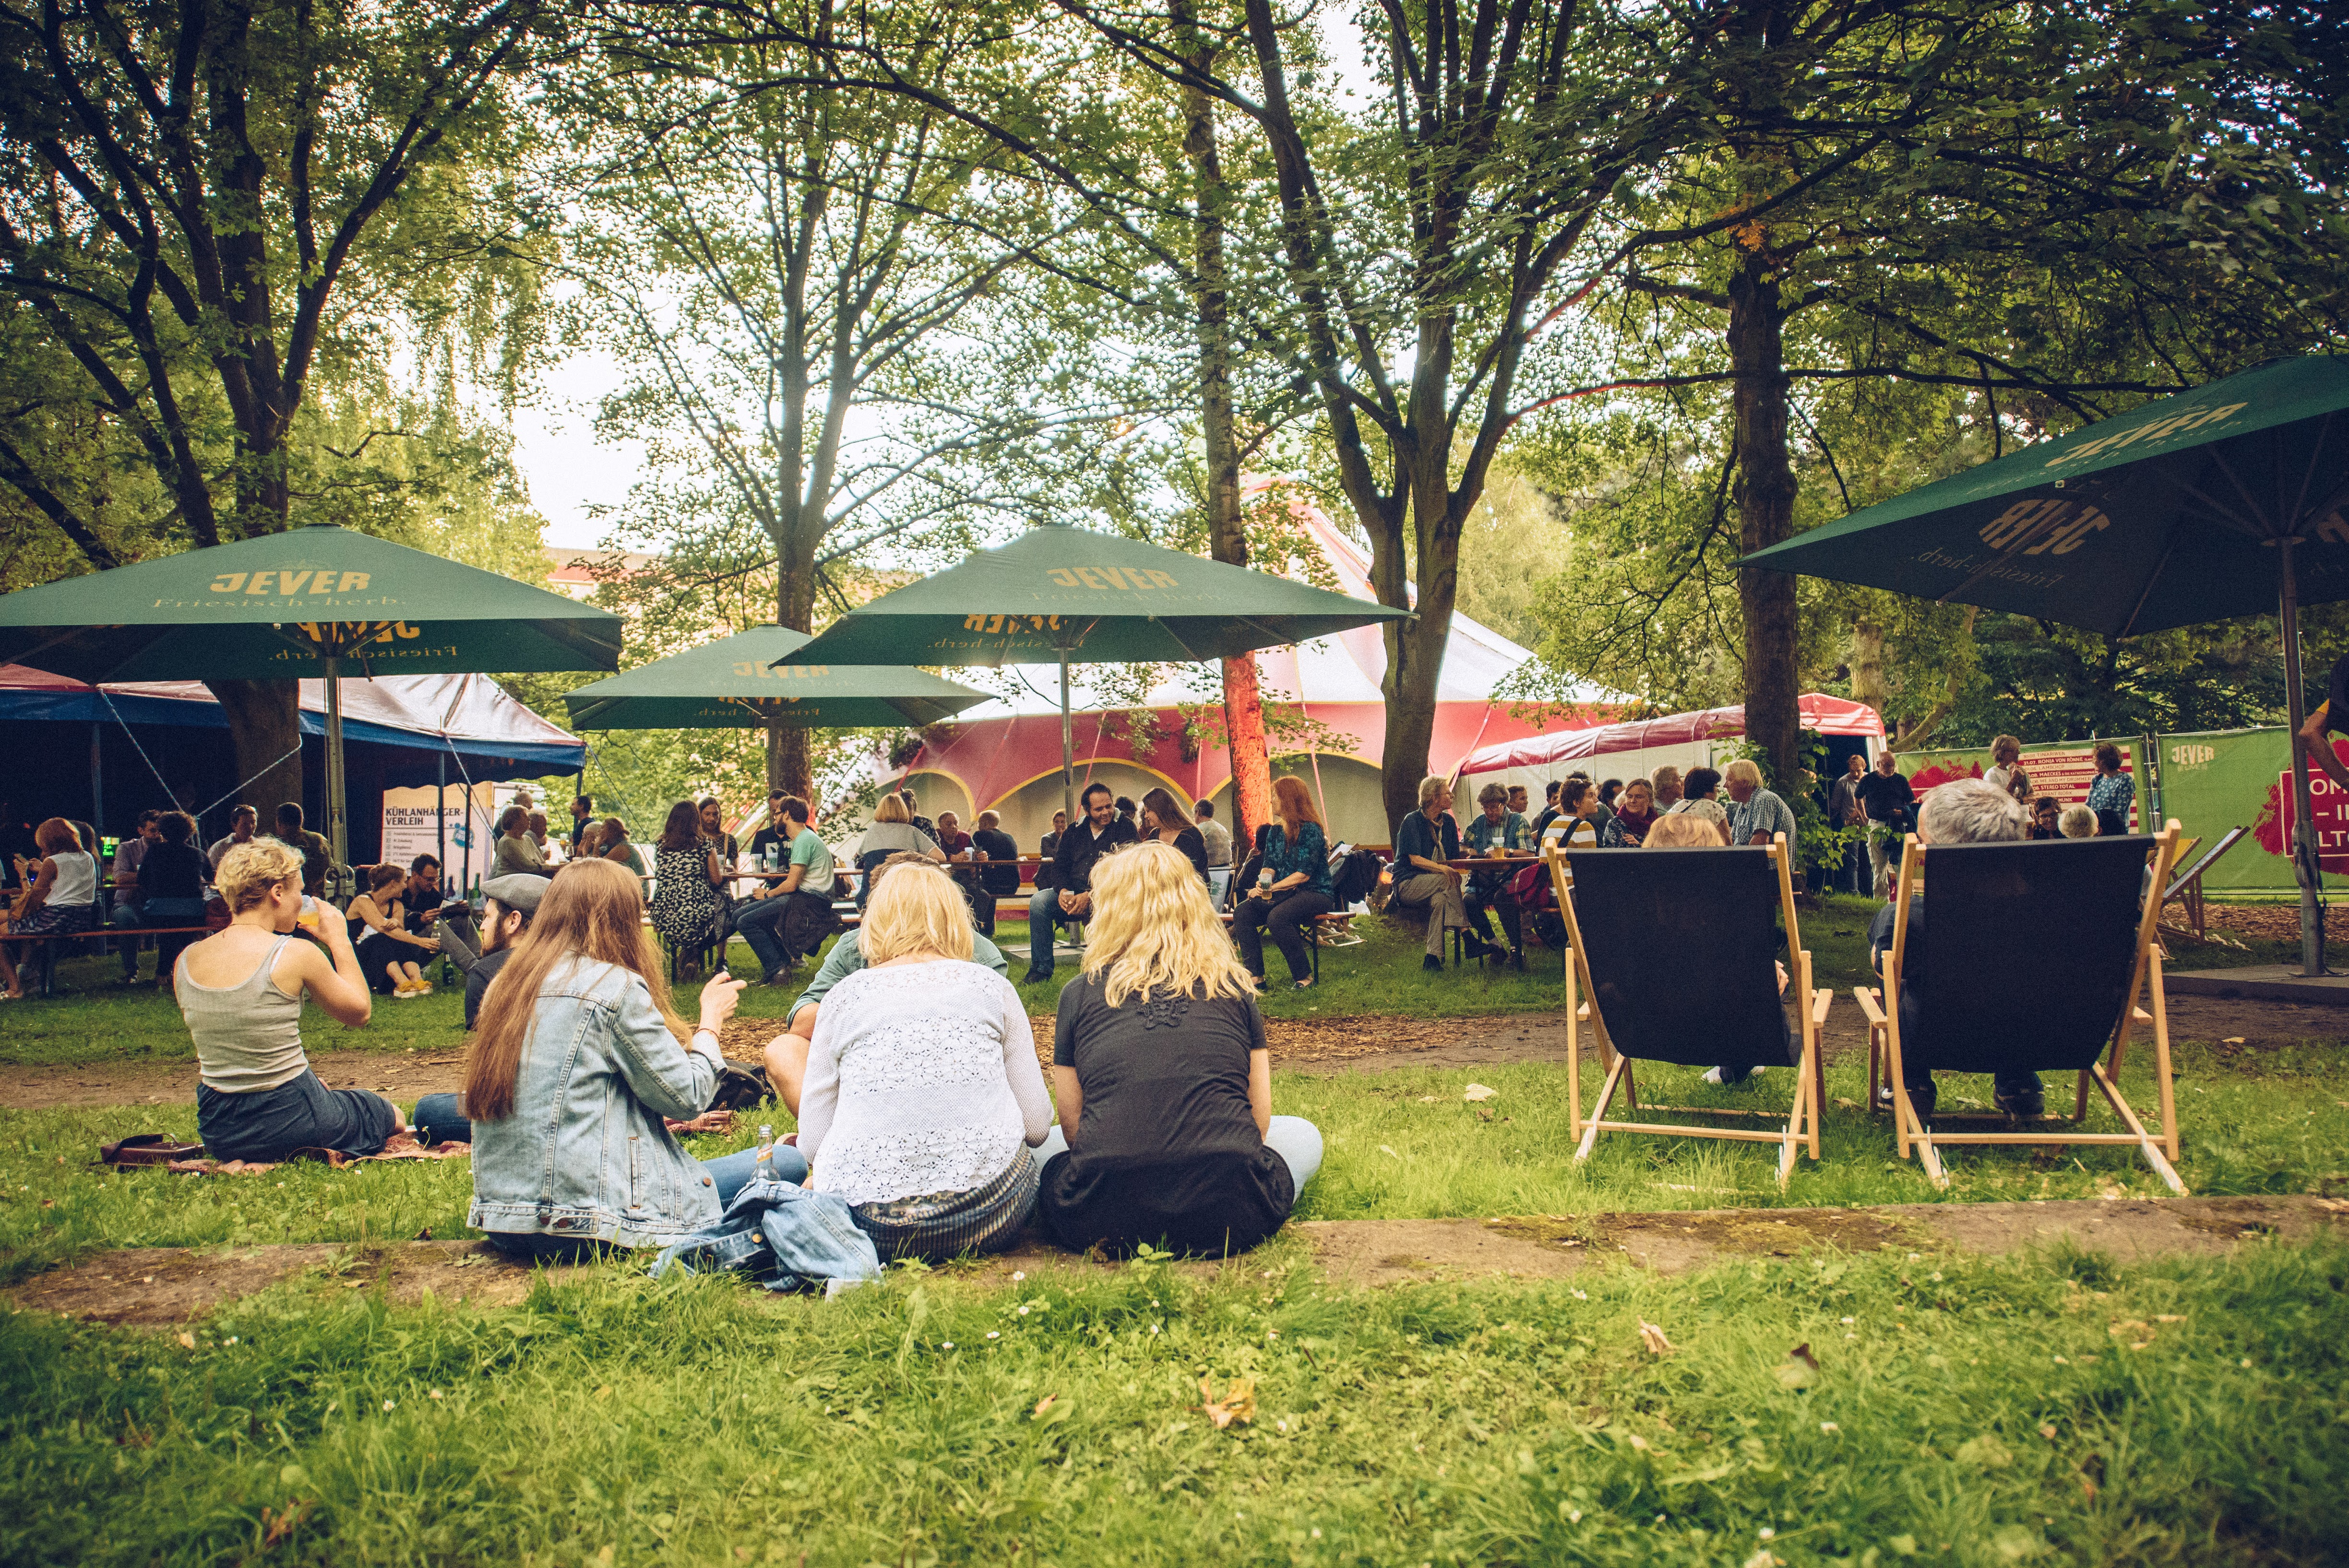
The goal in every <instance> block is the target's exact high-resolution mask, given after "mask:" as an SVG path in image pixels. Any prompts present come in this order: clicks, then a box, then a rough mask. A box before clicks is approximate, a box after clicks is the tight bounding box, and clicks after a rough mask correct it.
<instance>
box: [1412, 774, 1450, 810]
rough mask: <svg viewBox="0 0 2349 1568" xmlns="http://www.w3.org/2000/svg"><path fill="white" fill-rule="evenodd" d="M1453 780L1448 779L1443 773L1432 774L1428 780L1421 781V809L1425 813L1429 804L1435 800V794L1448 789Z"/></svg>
mask: <svg viewBox="0 0 2349 1568" xmlns="http://www.w3.org/2000/svg"><path fill="white" fill-rule="evenodd" d="M1451 782H1452V780H1450V779H1446V778H1445V777H1444V775H1443V774H1441V773H1431V774H1429V775H1428V776H1427V777H1426V778H1424V779H1421V780H1420V781H1419V809H1420V810H1423V811H1424V810H1427V803H1428V802H1429V801H1430V800H1433V799H1435V792H1436V791H1437V790H1438V789H1445V788H1448V787H1449V786H1450V784H1451Z"/></svg>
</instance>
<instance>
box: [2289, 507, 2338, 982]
mask: <svg viewBox="0 0 2349 1568" xmlns="http://www.w3.org/2000/svg"><path fill="white" fill-rule="evenodd" d="M2299 542H2300V541H2299V540H2298V539H2296V538H2293V537H2292V535H2290V534H2285V535H2283V536H2282V537H2281V538H2279V539H2277V541H2276V549H2277V552H2278V553H2279V555H2280V556H2281V559H2280V561H2279V562H2278V575H2279V576H2280V577H2281V578H2282V594H2281V598H2282V605H2281V609H2282V618H2283V686H2284V701H2285V704H2286V709H2287V712H2288V715H2289V718H2288V720H2287V722H2289V723H2290V725H2291V726H2292V873H2293V875H2294V876H2296V877H2297V878H2298V879H2299V882H2300V972H2301V975H2302V977H2303V978H2305V979H2311V980H2313V979H2314V978H2316V977H2317V976H2318V975H2323V974H2324V973H2325V972H2326V971H2325V967H2324V914H2323V911H2322V910H2321V909H2319V908H2318V907H2317V902H2316V890H2317V886H2318V881H2317V879H2318V876H2319V874H2320V872H2321V869H2322V866H2323V862H2322V861H2320V860H2319V859H2318V858H2317V852H2316V827H2315V824H2314V822H2313V820H2311V815H2310V812H2311V808H2310V796H2309V788H2308V747H2307V743H2306V742H2305V741H2303V740H2302V738H2301V734H2300V729H2301V726H2302V724H2303V723H2305V722H2306V721H2307V717H2308V716H2307V714H2306V712H2305V711H2304V709H2305V708H2306V707H2307V702H2306V698H2305V696H2304V694H2303V693H2302V690H2301V676H2300V583H2299V578H2298V574H2297V573H2296V572H2295V570H2294V568H2293V563H2292V549H2293V547H2294V546H2296V545H2297V544H2299ZM2326 744H2328V745H2329V744H2330V742H2329V741H2328V742H2326Z"/></svg>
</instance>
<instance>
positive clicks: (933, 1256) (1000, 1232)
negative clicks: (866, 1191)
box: [850, 1143, 1043, 1263]
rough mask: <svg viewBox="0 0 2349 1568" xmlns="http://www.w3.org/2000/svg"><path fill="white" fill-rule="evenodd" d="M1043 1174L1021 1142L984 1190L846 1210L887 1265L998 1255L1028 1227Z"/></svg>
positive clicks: (1033, 1154) (922, 1197)
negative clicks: (898, 1261)
mask: <svg viewBox="0 0 2349 1568" xmlns="http://www.w3.org/2000/svg"><path fill="white" fill-rule="evenodd" d="M1042 1171H1043V1168H1042V1167H1041V1166H1040V1165H1038V1164H1037V1163H1036V1158H1035V1153H1034V1151H1033V1150H1030V1149H1029V1147H1028V1146H1027V1145H1026V1144H1024V1143H1023V1144H1021V1145H1020V1146H1019V1153H1018V1154H1016V1155H1014V1156H1013V1157H1012V1160H1011V1163H1010V1164H1009V1165H1007V1166H1005V1167H1004V1169H1003V1174H1001V1175H1000V1176H998V1177H997V1178H995V1180H994V1181H989V1182H988V1184H987V1185H986V1186H984V1187H974V1188H972V1189H971V1190H970V1191H967V1192H931V1193H926V1194H924V1195H923V1196H921V1197H918V1198H898V1199H895V1200H893V1201H891V1202H886V1203H859V1204H856V1205H855V1206H854V1208H853V1209H852V1210H851V1211H850V1212H852V1213H853V1214H854V1216H855V1219H856V1228H857V1229H858V1230H860V1231H863V1232H864V1233H865V1234H866V1235H868V1236H870V1237H872V1238H873V1248H874V1251H875V1252H877V1253H880V1254H881V1261H882V1262H883V1263H888V1262H890V1261H891V1260H892V1259H895V1258H919V1259H921V1260H922V1261H923V1262H925V1263H943V1262H945V1261H946V1260H947V1259H948V1258H955V1257H960V1256H961V1255H962V1254H963V1253H999V1252H1003V1251H1006V1250H1008V1249H1009V1248H1010V1247H1011V1246H1013V1245H1015V1244H1016V1243H1018V1242H1019V1235H1020V1233H1021V1232H1023V1231H1025V1230H1026V1229H1027V1228H1028V1221H1029V1218H1030V1216H1031V1215H1032V1214H1034V1213H1035V1212H1036V1187H1037V1182H1038V1179H1039V1178H1040V1175H1041V1174H1042Z"/></svg>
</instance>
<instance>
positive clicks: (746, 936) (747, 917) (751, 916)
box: [734, 898, 792, 975]
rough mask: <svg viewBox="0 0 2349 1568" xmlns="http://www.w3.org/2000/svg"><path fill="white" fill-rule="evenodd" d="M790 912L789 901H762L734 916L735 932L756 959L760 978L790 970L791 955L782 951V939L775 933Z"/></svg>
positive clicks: (745, 905) (740, 910)
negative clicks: (764, 975) (747, 945)
mask: <svg viewBox="0 0 2349 1568" xmlns="http://www.w3.org/2000/svg"><path fill="white" fill-rule="evenodd" d="M790 908H791V900H789V899H787V898H762V899H759V900H756V901H755V902H753V903H746V904H743V905H741V906H740V908H738V909H737V910H736V911H735V912H734V929H735V930H736V931H738V932H740V933H741V934H742V940H743V941H745V942H747V943H749V944H750V951H751V952H752V953H754V954H757V955H758V959H759V968H760V972H761V973H762V974H766V975H772V974H773V973H775V972H776V971H777V970H779V969H785V968H789V967H790V966H791V961H792V959H791V954H788V953H786V952H785V951H783V939H782V937H781V935H780V934H777V932H776V930H775V928H776V927H777V926H779V925H781V923H782V922H783V916H784V914H785V913H787V912H789V910H790Z"/></svg>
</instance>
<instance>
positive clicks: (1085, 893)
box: [1019, 784, 1139, 985]
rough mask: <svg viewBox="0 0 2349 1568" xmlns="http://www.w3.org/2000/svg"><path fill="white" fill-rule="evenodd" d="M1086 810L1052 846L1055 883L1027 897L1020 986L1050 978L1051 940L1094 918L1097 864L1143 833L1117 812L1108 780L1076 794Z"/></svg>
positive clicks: (1090, 785) (1114, 796)
mask: <svg viewBox="0 0 2349 1568" xmlns="http://www.w3.org/2000/svg"><path fill="white" fill-rule="evenodd" d="M1077 804H1078V806H1079V807H1080V808H1081V809H1082V810H1083V813H1084V814H1083V815H1082V816H1081V818H1080V819H1079V820H1078V821H1077V822H1076V824H1075V825H1074V826H1073V827H1071V828H1070V829H1069V830H1067V831H1066V832H1064V833H1062V834H1061V839H1060V842H1059V843H1058V844H1057V845H1055V846H1054V848H1053V851H1052V871H1053V880H1052V885H1051V886H1050V887H1045V886H1042V885H1041V880H1042V879H1038V881H1039V885H1038V887H1037V889H1036V896H1035V897H1034V898H1031V899H1030V900H1029V901H1028V973H1027V975H1025V976H1023V977H1022V978H1021V980H1020V982H1019V983H1020V984H1021V985H1035V984H1037V983H1038V982H1040V981H1044V980H1050V978H1051V977H1052V944H1053V942H1054V941H1055V939H1056V938H1058V936H1059V935H1060V930H1061V927H1062V926H1064V925H1081V924H1083V923H1085V922H1086V921H1089V920H1091V919H1092V917H1093V898H1092V885H1093V882H1092V876H1093V867H1094V866H1095V865H1096V864H1098V863H1099V862H1100V861H1101V858H1102V856H1103V855H1106V854H1108V853H1110V852H1111V851H1113V850H1117V849H1120V848H1123V846H1125V845H1127V844H1131V843H1133V841H1135V839H1136V838H1137V837H1138V836H1139V835H1137V834H1136V832H1135V830H1134V826H1133V823H1132V822H1129V821H1127V820H1124V819H1123V818H1122V817H1120V816H1119V815H1118V814H1117V797H1116V795H1115V793H1114V792H1113V791H1112V789H1110V787H1109V786H1108V785H1106V784H1088V785H1086V786H1085V792H1084V793H1083V794H1081V795H1080V796H1078V797H1077Z"/></svg>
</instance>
